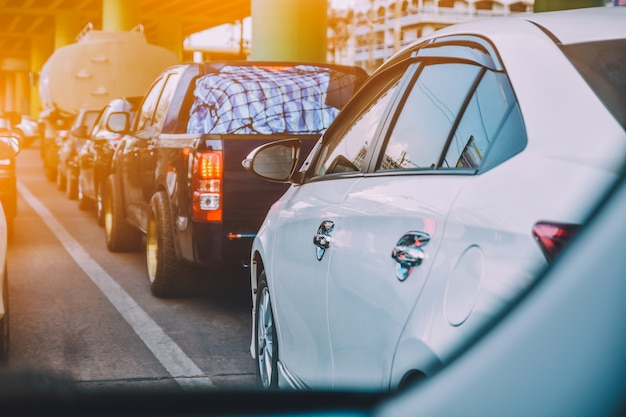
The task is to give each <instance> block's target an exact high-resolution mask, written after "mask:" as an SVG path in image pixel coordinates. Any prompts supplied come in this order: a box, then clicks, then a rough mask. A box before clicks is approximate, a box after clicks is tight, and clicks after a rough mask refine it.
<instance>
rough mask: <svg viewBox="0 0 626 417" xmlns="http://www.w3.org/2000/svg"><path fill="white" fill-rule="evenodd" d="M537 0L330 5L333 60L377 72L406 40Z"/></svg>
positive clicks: (369, 0)
mask: <svg viewBox="0 0 626 417" xmlns="http://www.w3.org/2000/svg"><path fill="white" fill-rule="evenodd" d="M533 5H534V0H355V2H354V8H353V9H339V10H334V9H331V10H330V11H329V24H328V26H329V40H328V45H329V60H330V61H332V62H335V63H338V64H357V65H359V66H361V67H363V68H365V69H366V70H367V71H368V72H372V71H373V70H374V69H376V68H377V67H378V66H379V65H380V64H382V63H383V61H385V60H386V59H387V58H389V57H390V56H391V55H393V54H394V53H395V52H396V51H398V50H399V49H400V48H402V47H403V46H405V45H407V44H409V43H411V42H413V41H415V40H416V39H418V38H420V37H421V36H423V35H427V34H429V33H431V32H434V31H435V30H437V29H441V28H443V27H445V26H449V25H452V24H455V23H461V22H464V21H467V20H472V19H479V18H486V17H493V16H506V15H510V14H515V13H532V11H533Z"/></svg>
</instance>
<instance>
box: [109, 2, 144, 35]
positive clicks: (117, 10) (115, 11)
mask: <svg viewBox="0 0 626 417" xmlns="http://www.w3.org/2000/svg"><path fill="white" fill-rule="evenodd" d="M140 6H141V3H140V1H139V0H102V30H107V31H124V32H126V31H129V30H131V29H132V28H134V27H135V26H137V25H139V24H140V23H141V10H140Z"/></svg>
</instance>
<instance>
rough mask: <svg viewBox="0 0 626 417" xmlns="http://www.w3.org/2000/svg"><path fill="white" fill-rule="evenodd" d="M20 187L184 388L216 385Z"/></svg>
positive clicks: (203, 387)
mask: <svg viewBox="0 0 626 417" xmlns="http://www.w3.org/2000/svg"><path fill="white" fill-rule="evenodd" d="M17 187H18V190H19V192H20V194H21V195H22V197H23V198H24V200H26V202H27V203H28V204H29V205H30V206H31V207H32V208H33V210H35V212H36V213H37V214H38V215H39V217H41V219H42V220H43V221H44V223H45V224H46V225H47V226H48V228H50V230H51V231H52V233H53V234H54V235H55V236H56V237H57V239H59V241H60V242H61V244H62V245H63V246H64V247H65V250H66V251H67V252H68V253H69V254H70V256H71V257H72V258H74V261H76V263H77V264H78V266H80V267H81V268H82V270H83V271H85V274H87V276H88V277H89V278H90V279H91V281H93V283H94V284H96V286H97V287H98V288H99V289H100V291H102V293H103V294H104V295H105V296H106V297H107V298H108V299H109V301H110V302H111V304H113V306H114V307H115V309H116V310H117V311H118V312H119V313H120V314H121V315H122V317H124V319H125V320H126V322H128V324H129V325H130V326H131V327H132V328H133V330H134V331H135V333H137V335H138V336H139V337H140V338H141V340H142V341H143V342H144V343H145V345H146V346H147V347H148V349H150V351H152V353H153V354H154V356H155V357H156V358H157V360H158V361H159V362H161V364H162V365H163V366H164V367H165V369H166V370H167V371H168V372H169V373H170V375H171V376H172V377H173V378H174V379H175V380H176V382H177V383H178V385H179V386H180V387H181V388H183V389H184V390H193V389H206V388H216V387H215V385H214V384H213V381H211V379H210V378H209V377H207V376H205V375H204V373H203V372H202V370H201V369H200V368H199V367H198V366H197V365H196V364H195V363H194V362H193V361H192V360H191V359H190V358H189V357H188V356H187V355H186V354H185V353H184V352H183V350H182V349H181V348H180V347H179V346H178V345H177V344H176V343H175V342H174V341H173V340H172V339H171V338H170V337H169V336H168V335H167V334H166V333H165V332H164V331H163V329H161V327H160V326H159V325H158V324H156V322H155V321H154V320H152V318H150V316H149V315H148V313H146V312H145V311H144V310H143V309H142V308H141V307H140V306H139V305H138V304H137V302H136V301H135V300H134V299H133V298H132V297H131V296H130V295H129V294H128V293H127V292H126V291H125V290H124V289H123V288H122V287H121V286H120V285H119V284H118V283H117V282H116V281H115V280H114V279H113V278H112V277H111V276H110V275H109V274H108V273H107V272H106V271H105V270H104V269H103V268H102V267H101V266H100V265H99V264H98V263H97V262H96V261H95V260H94V259H93V258H92V257H91V256H90V255H89V253H87V251H86V250H85V249H84V248H83V247H82V246H81V245H80V243H78V241H76V239H74V238H73V237H72V235H70V233H69V232H68V231H67V230H66V229H65V228H64V227H63V226H62V225H61V223H59V222H58V221H57V219H55V218H54V216H53V215H52V214H51V213H50V211H49V210H48V209H47V208H46V206H44V205H43V204H42V203H41V202H40V201H39V200H38V199H37V198H36V197H35V196H34V195H33V194H32V193H31V192H30V191H29V190H28V188H26V187H25V186H24V185H23V184H21V183H20V182H19V181H18V184H17Z"/></svg>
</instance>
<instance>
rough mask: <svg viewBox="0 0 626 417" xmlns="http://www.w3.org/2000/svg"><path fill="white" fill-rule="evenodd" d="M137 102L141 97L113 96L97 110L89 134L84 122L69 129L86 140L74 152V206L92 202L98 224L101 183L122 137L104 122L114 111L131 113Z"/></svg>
mask: <svg viewBox="0 0 626 417" xmlns="http://www.w3.org/2000/svg"><path fill="white" fill-rule="evenodd" d="M140 102H141V97H121V98H116V99H113V100H111V102H110V103H109V104H107V105H106V106H105V107H104V109H103V110H102V112H101V113H100V117H99V118H98V120H97V121H96V124H95V126H94V127H93V130H92V131H91V134H89V128H88V126H86V125H81V126H79V127H78V128H76V129H74V130H73V131H72V132H71V133H72V135H73V136H74V137H76V138H79V139H82V140H86V143H85V145H83V147H82V148H81V149H80V151H79V152H78V208H79V209H81V210H88V209H90V208H92V207H94V206H95V208H96V214H97V218H98V224H100V225H101V226H102V225H104V212H103V205H102V201H103V200H102V198H103V195H104V185H105V183H106V179H107V177H108V176H109V172H110V166H111V159H112V157H113V152H114V151H115V148H116V147H117V145H118V144H119V142H120V139H121V138H122V134H120V133H115V132H112V131H111V130H110V129H109V127H108V126H107V123H106V122H107V120H108V118H109V116H110V115H111V114H112V113H116V112H128V114H129V115H130V117H134V114H135V110H136V109H137V106H138V105H139V103H140Z"/></svg>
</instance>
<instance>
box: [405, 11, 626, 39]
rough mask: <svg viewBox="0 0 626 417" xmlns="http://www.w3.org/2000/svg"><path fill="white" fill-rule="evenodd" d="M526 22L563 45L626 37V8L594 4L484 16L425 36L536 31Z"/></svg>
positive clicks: (498, 34)
mask: <svg viewBox="0 0 626 417" xmlns="http://www.w3.org/2000/svg"><path fill="white" fill-rule="evenodd" d="M522 21H526V22H529V23H531V24H532V27H540V28H541V29H542V30H543V31H544V32H548V33H549V34H551V35H552V37H553V38H556V39H555V40H558V41H559V42H560V43H562V44H572V43H581V42H593V41H600V40H606V39H618V38H626V7H590V8H585V9H573V10H560V11H555V12H542V13H524V14H519V15H515V16H506V17H491V18H482V19H477V20H472V21H468V22H463V23H457V24H455V25H451V26H448V27H445V28H443V29H440V30H438V31H437V32H434V33H432V34H429V35H427V36H426V37H424V38H423V39H426V38H437V37H441V36H442V35H451V34H477V35H484V36H487V37H489V38H493V37H496V38H497V37H498V36H500V35H502V34H507V35H510V33H511V30H512V29H513V30H515V31H518V32H519V31H534V30H533V29H531V28H530V27H529V26H527V27H526V28H524V26H523V25H521V23H522ZM416 43H418V42H416Z"/></svg>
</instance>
